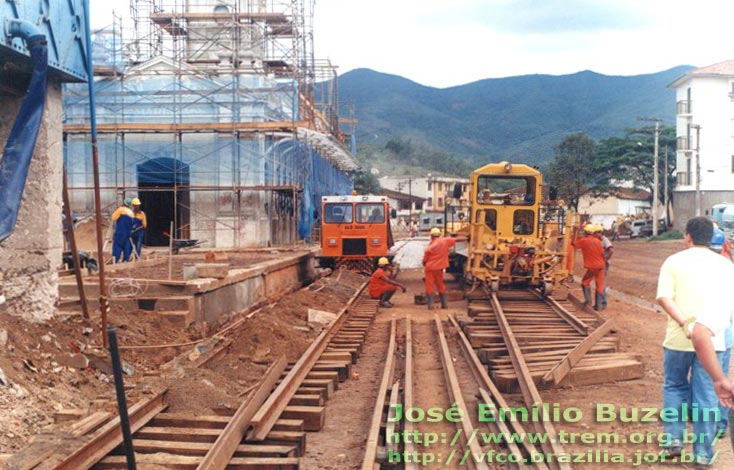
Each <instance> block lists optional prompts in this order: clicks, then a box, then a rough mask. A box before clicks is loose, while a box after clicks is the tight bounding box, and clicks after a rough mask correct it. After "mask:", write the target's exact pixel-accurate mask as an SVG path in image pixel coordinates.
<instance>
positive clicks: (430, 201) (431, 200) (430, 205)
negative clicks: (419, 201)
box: [426, 197, 433, 207]
mask: <svg viewBox="0 0 734 470" xmlns="http://www.w3.org/2000/svg"><path fill="white" fill-rule="evenodd" d="M426 205H427V206H428V207H433V198H432V197H429V198H428V199H426Z"/></svg>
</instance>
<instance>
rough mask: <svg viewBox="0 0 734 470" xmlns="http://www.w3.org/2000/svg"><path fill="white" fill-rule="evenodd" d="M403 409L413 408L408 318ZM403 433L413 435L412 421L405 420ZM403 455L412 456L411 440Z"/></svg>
mask: <svg viewBox="0 0 734 470" xmlns="http://www.w3.org/2000/svg"><path fill="white" fill-rule="evenodd" d="M403 402H404V403H403V409H406V410H409V409H411V408H413V327H412V325H411V321H410V317H408V316H406V317H405V385H404V386H403ZM403 426H404V428H403V429H404V431H405V435H406V436H411V435H413V430H414V428H415V426H414V425H413V421H412V420H407V419H406V420H405V423H404V425H403ZM404 445H405V455H414V454H413V452H415V443H414V442H413V439H407V440H406V442H405V444H404ZM409 460H410V462H405V470H415V468H416V465H415V462H414V461H413V459H409Z"/></svg>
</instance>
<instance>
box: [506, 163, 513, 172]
mask: <svg viewBox="0 0 734 470" xmlns="http://www.w3.org/2000/svg"><path fill="white" fill-rule="evenodd" d="M511 171H512V163H510V162H507V163H505V172H507V173H509V172H511Z"/></svg>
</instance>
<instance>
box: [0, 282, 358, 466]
mask: <svg viewBox="0 0 734 470" xmlns="http://www.w3.org/2000/svg"><path fill="white" fill-rule="evenodd" d="M363 282H364V277H362V276H360V275H357V274H353V273H348V272H344V273H341V274H337V275H334V276H331V277H328V278H322V279H320V280H319V281H316V282H315V283H313V284H311V285H310V286H308V287H307V288H304V289H301V290H299V291H297V292H295V293H292V294H290V295H288V296H286V297H284V298H283V299H281V300H280V301H279V302H277V303H275V304H272V305H269V306H267V307H265V308H262V309H261V310H259V311H257V313H256V314H255V315H254V316H252V317H251V318H249V319H247V320H245V321H244V322H242V323H241V324H239V326H238V327H236V328H233V329H231V330H229V331H228V332H227V334H226V338H228V339H230V340H231V341H232V344H231V346H230V347H229V349H228V350H227V352H226V353H225V354H224V355H223V356H222V357H220V358H219V359H217V360H214V361H211V362H210V363H209V364H207V366H206V367H204V368H202V369H191V368H174V369H173V370H171V371H169V372H164V373H161V372H160V371H159V367H160V366H161V365H162V364H164V363H166V362H168V361H170V360H171V359H173V358H174V357H177V356H179V355H188V354H190V353H191V352H193V351H194V346H193V345H185V346H177V347H162V348H156V349H134V350H123V351H122V352H121V357H122V360H123V361H124V363H125V364H127V365H129V366H130V369H129V370H130V371H132V372H133V375H126V376H125V384H126V386H128V387H129V390H128V403H129V404H132V403H134V402H135V401H137V400H138V399H139V398H140V397H141V396H142V394H143V393H144V392H146V391H148V390H150V389H159V388H162V387H167V388H168V395H167V401H168V403H169V409H168V411H170V412H174V413H176V412H187V413H192V414H195V415H211V414H214V413H215V410H216V409H218V408H221V407H229V408H234V409H236V407H238V406H239V404H240V403H241V401H242V397H240V396H239V394H240V393H241V392H242V391H243V390H245V389H246V388H248V387H249V386H250V385H252V384H254V383H255V382H256V381H257V380H258V379H259V378H260V377H261V376H262V372H263V371H265V370H266V369H267V367H268V366H269V364H270V363H272V362H273V361H275V360H276V359H278V357H280V355H282V354H285V355H286V356H287V357H288V359H289V360H295V359H297V358H298V357H299V356H300V354H301V353H302V352H303V351H304V350H305V349H306V348H307V347H308V345H309V344H310V343H311V341H312V340H313V338H315V337H316V336H317V335H318V334H319V333H320V331H321V329H322V328H323V327H322V326H319V325H317V324H309V322H308V310H309V309H317V310H325V311H331V312H333V313H336V312H337V311H338V310H339V309H340V308H341V306H343V305H344V304H345V303H346V301H347V300H348V299H349V298H350V297H351V296H352V295H353V294H354V293H355V292H356V290H357V288H358V286H359V285H361V284H362V283H363ZM237 320H238V318H237V317H236V316H235V317H234V318H233V319H232V321H237ZM110 323H114V324H115V325H116V326H117V333H118V339H119V344H120V346H123V347H124V346H129V345H148V346H151V345H171V344H185V343H190V342H191V341H193V340H197V339H200V333H199V331H198V330H197V329H196V328H191V329H188V330H184V329H181V328H178V327H175V326H173V325H171V324H169V323H168V322H167V320H164V319H161V318H160V317H158V316H156V315H154V314H151V312H146V311H132V312H124V311H122V310H120V309H119V308H117V309H114V310H113V312H112V313H111V315H110ZM225 326H226V325H225ZM6 336H7V340H4V339H3V338H5V337H6ZM101 344H102V338H101V333H100V320H99V319H98V318H93V319H92V320H89V321H84V320H83V319H82V318H80V316H79V315H65V316H63V317H59V318H57V319H55V320H53V321H52V322H48V323H44V324H29V323H26V322H23V321H20V320H17V319H15V318H13V317H10V316H8V315H5V314H3V313H2V312H1V311H0V369H2V371H3V372H4V376H5V379H6V380H7V381H8V382H9V384H10V385H9V386H4V385H2V384H0V423H2V426H0V454H8V453H13V452H16V451H18V450H19V449H21V448H22V447H24V446H25V445H26V444H27V443H28V442H29V441H30V440H31V438H32V437H33V436H35V435H36V434H38V433H39V432H40V431H43V430H46V429H48V428H49V427H50V426H51V425H53V424H54V414H55V413H57V412H59V411H61V410H79V411H81V412H93V411H97V410H100V409H105V410H110V411H113V410H114V406H115V405H114V403H115V402H114V388H113V384H112V375H111V371H110V370H108V369H106V368H105V367H104V365H103V364H100V363H98V362H97V361H96V360H95V362H94V364H91V365H90V366H89V367H81V365H80V367H68V366H67V365H66V362H65V359H66V358H67V357H69V356H74V358H75V359H76V360H79V359H80V357H81V356H82V354H78V352H79V351H81V352H82V353H83V354H84V355H85V356H86V357H89V358H91V359H94V358H96V357H98V356H99V357H104V356H103V354H102V352H101ZM24 361H26V363H25V364H24ZM73 365H74V366H76V364H73ZM82 365H84V364H82Z"/></svg>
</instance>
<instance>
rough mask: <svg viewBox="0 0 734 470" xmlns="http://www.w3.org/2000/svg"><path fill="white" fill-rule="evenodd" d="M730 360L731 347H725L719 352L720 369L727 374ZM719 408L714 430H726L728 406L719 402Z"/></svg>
mask: <svg viewBox="0 0 734 470" xmlns="http://www.w3.org/2000/svg"><path fill="white" fill-rule="evenodd" d="M730 362H731V347H728V348H726V351H724V352H722V353H721V369H722V370H723V371H724V373H725V374H726V375H727V376H728V375H729V363H730ZM719 410H720V411H721V419H720V420H719V422H718V423H716V431H717V432H718V431H726V425H727V424H728V423H729V408H727V407H725V406H724V405H722V404H721V403H719Z"/></svg>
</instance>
